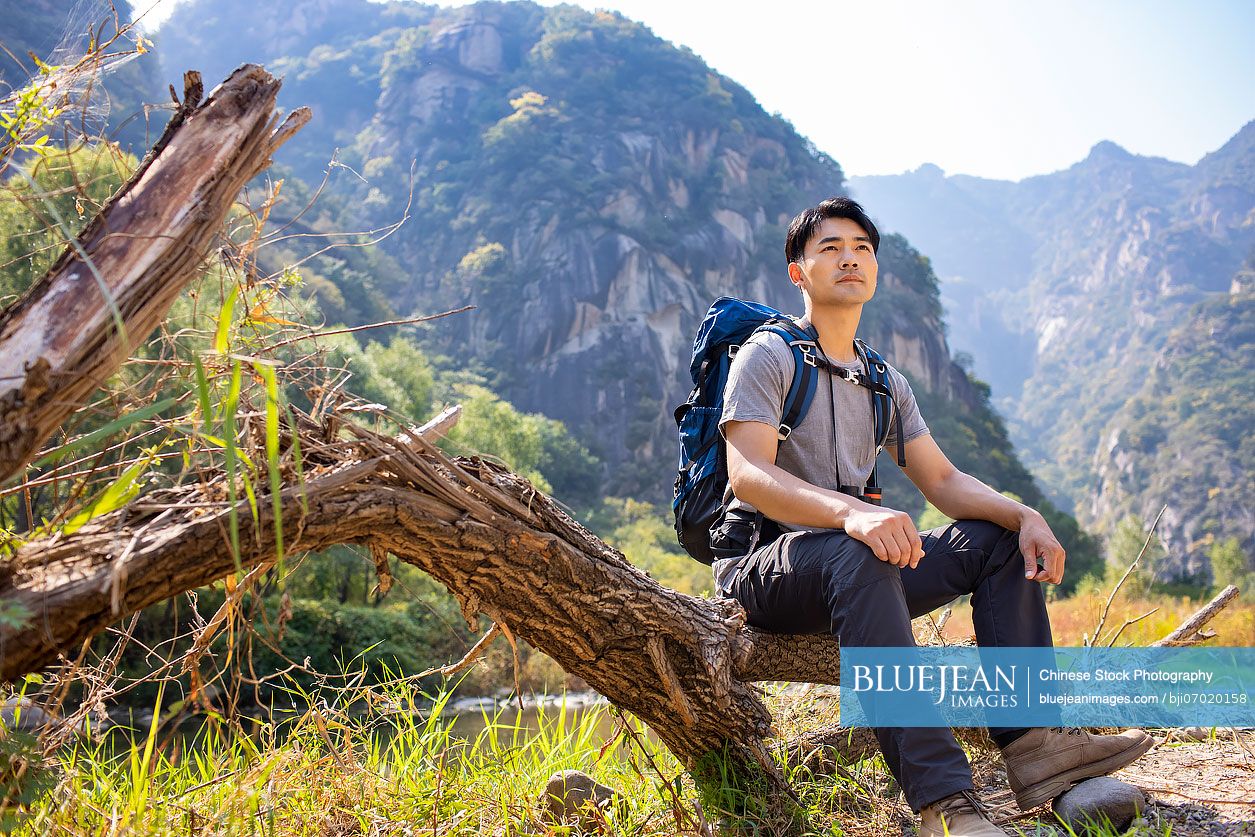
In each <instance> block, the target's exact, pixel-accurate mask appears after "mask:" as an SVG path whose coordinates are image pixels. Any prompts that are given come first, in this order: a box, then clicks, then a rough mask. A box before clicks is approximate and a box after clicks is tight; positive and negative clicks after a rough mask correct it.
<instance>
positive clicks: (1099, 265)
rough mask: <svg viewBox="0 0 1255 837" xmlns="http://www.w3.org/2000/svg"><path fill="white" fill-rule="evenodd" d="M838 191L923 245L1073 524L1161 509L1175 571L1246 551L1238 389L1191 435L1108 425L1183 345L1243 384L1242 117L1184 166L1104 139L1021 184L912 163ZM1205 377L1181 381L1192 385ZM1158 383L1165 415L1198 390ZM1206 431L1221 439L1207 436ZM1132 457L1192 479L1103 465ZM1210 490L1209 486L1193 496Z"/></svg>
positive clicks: (1250, 496)
mask: <svg viewBox="0 0 1255 837" xmlns="http://www.w3.org/2000/svg"><path fill="white" fill-rule="evenodd" d="M851 184H852V187H853V189H854V191H855V193H856V194H857V195H858V196H860V197H862V198H864V199H865V200H866V202H867V204H868V205H869V207H870V209H871V211H872V212H873V213H874V214H876V216H877V217H879V218H880V219H882V220H883V221H884V222H885V224H886V226H888V227H889V228H891V229H895V230H899V231H901V232H903V233H905V234H906V235H909V236H910V237H911V239H912V241H915V242H916V243H918V244H919V245H920V246H922V247H923V248H924V249H925V250H926V251H927V252H929V253H930V255H931V257H932V260H933V265H934V267H935V268H936V270H937V272H938V274H939V275H940V276H941V277H942V295H943V299H945V301H946V308H947V313H948V321H949V324H950V331H949V335H950V339H951V342H952V344H953V345H955V346H956V348H958V349H960V350H962V351H964V352H967V353H969V354H970V355H971V356H972V357H973V359H974V366H975V370H976V372H977V373H978V374H979V375H980V376H982V377H986V378H987V379H988V380H990V381H991V383H992V386H993V393H994V398H995V401H996V402H997V403H999V404H1000V405H1001V406H1003V408H1004V410H1005V411H1006V413H1007V414H1008V415H1009V416H1010V417H1011V429H1012V438H1013V439H1014V440H1015V441H1016V444H1017V446H1018V447H1019V448H1020V449H1021V450H1023V451H1025V453H1026V455H1027V457H1028V459H1029V461H1030V464H1031V467H1032V468H1033V470H1034V472H1035V473H1037V474H1038V475H1039V476H1040V477H1042V479H1043V481H1044V482H1045V483H1046V484H1048V485H1054V486H1059V487H1060V488H1062V489H1063V492H1064V493H1065V494H1066V495H1067V497H1070V498H1071V501H1072V502H1074V503H1075V504H1076V506H1077V509H1078V511H1079V512H1080V514H1081V517H1082V520H1083V522H1086V523H1089V524H1094V525H1097V526H1098V527H1099V529H1100V530H1101V531H1105V532H1110V531H1112V529H1113V528H1114V526H1115V524H1116V523H1117V522H1118V520H1119V519H1120V518H1121V517H1122V516H1125V515H1127V514H1130V513H1133V514H1137V515H1138V516H1139V517H1141V518H1143V519H1144V520H1147V521H1149V519H1151V518H1153V517H1154V516H1155V514H1156V512H1157V511H1158V510H1159V508H1161V507H1162V506H1164V505H1166V506H1167V509H1168V510H1167V512H1166V513H1165V515H1164V520H1163V522H1162V523H1161V525H1160V534H1161V535H1162V536H1163V537H1164V539H1165V542H1166V545H1167V546H1168V548H1169V552H1170V555H1171V558H1172V560H1171V561H1170V563H1169V565H1168V566H1167V567H1166V569H1167V571H1168V572H1170V573H1172V574H1175V575H1182V576H1206V574H1207V572H1208V562H1207V558H1206V553H1207V550H1208V549H1209V548H1210V546H1211V544H1212V543H1214V542H1215V541H1216V539H1218V538H1228V537H1237V538H1239V540H1240V541H1241V542H1242V543H1243V545H1244V547H1245V548H1246V550H1247V553H1248V555H1249V554H1251V553H1252V552H1253V551H1255V530H1253V528H1252V526H1251V522H1250V519H1249V514H1246V513H1240V512H1239V511H1238V507H1240V506H1243V505H1244V506H1245V508H1246V509H1249V508H1251V507H1252V506H1253V505H1255V488H1253V487H1252V483H1251V479H1250V476H1249V475H1250V473H1251V466H1252V465H1255V459H1252V458H1251V455H1250V452H1249V450H1248V448H1247V446H1246V445H1244V444H1242V443H1241V440H1242V439H1243V438H1244V437H1245V436H1248V435H1250V433H1251V431H1252V430H1255V412H1253V411H1252V406H1251V402H1250V399H1249V397H1248V398H1245V399H1234V398H1232V397H1229V396H1226V397H1223V398H1220V399H1219V400H1213V401H1206V400H1204V401H1203V403H1200V404H1197V405H1195V407H1194V410H1195V411H1198V410H1204V411H1206V410H1215V411H1217V412H1219V411H1221V410H1223V411H1227V412H1230V413H1231V416H1230V417H1229V418H1227V419H1226V420H1225V421H1224V422H1223V423H1210V424H1208V425H1207V427H1203V426H1201V425H1197V424H1192V425H1190V426H1191V427H1193V428H1194V430H1195V431H1196V432H1195V433H1194V434H1193V435H1191V436H1188V437H1187V436H1184V435H1182V434H1180V433H1178V434H1176V435H1175V436H1174V437H1173V438H1172V439H1169V438H1166V437H1165V438H1162V439H1160V438H1158V437H1156V439H1157V441H1156V442H1154V443H1153V444H1152V443H1150V442H1149V441H1147V442H1146V443H1145V444H1144V445H1141V446H1137V445H1135V446H1134V447H1132V448H1131V449H1130V448H1128V447H1127V440H1128V439H1129V438H1131V437H1129V435H1128V434H1127V433H1124V432H1123V431H1124V430H1125V429H1126V428H1127V427H1128V423H1129V422H1130V421H1132V420H1133V419H1132V418H1131V417H1130V414H1129V411H1128V409H1127V408H1128V404H1129V402H1130V400H1131V399H1133V400H1137V399H1139V398H1141V396H1139V393H1145V392H1146V387H1147V386H1149V383H1148V382H1149V381H1151V380H1160V388H1161V389H1162V384H1163V382H1162V379H1160V378H1159V377H1158V374H1159V373H1158V372H1157V371H1156V370H1163V369H1164V368H1167V367H1170V366H1171V365H1172V364H1173V361H1172V360H1171V358H1172V357H1176V358H1178V359H1179V358H1180V353H1181V351H1182V347H1183V346H1186V345H1190V346H1192V350H1193V351H1194V352H1195V353H1197V354H1199V355H1200V356H1203V355H1206V356H1212V355H1215V356H1217V357H1219V356H1230V357H1242V356H1243V352H1245V353H1246V354H1245V357H1246V358H1247V360H1246V362H1245V363H1238V364H1236V365H1232V364H1226V365H1224V369H1225V373H1224V374H1225V375H1226V376H1230V377H1236V379H1237V382H1238V383H1239V384H1240V385H1241V386H1243V387H1247V388H1248V389H1247V391H1248V392H1249V391H1250V389H1249V387H1250V385H1251V383H1252V379H1253V378H1255V370H1252V368H1251V365H1250V361H1249V358H1250V356H1251V355H1250V353H1249V341H1248V342H1243V341H1244V340H1245V338H1244V337H1242V336H1241V335H1245V334H1249V332H1248V331H1246V330H1245V329H1243V328H1241V327H1238V324H1239V323H1244V322H1246V318H1249V317H1250V316H1251V313H1250V308H1249V306H1248V305H1246V304H1244V303H1243V300H1244V299H1245V297H1243V296H1242V294H1243V293H1245V291H1242V290H1241V289H1242V288H1243V287H1249V280H1241V279H1240V277H1241V276H1244V275H1248V274H1249V268H1248V267H1244V265H1245V263H1246V262H1247V260H1248V259H1249V257H1250V255H1251V253H1252V250H1253V248H1255V122H1252V123H1248V124H1247V125H1246V126H1245V127H1243V128H1242V129H1241V130H1240V131H1239V132H1238V133H1237V134H1236V135H1235V136H1234V137H1233V138H1232V139H1231V140H1229V142H1227V143H1226V144H1225V145H1224V146H1223V147H1222V148H1220V149H1218V150H1217V151H1215V152H1213V153H1211V154H1208V155H1207V156H1206V157H1204V158H1203V159H1202V160H1200V161H1199V162H1198V163H1197V164H1196V165H1194V166H1188V165H1184V164H1181V163H1175V162H1171V161H1168V160H1163V159H1159V158H1149V157H1140V156H1138V155H1134V154H1130V153H1129V152H1127V151H1125V150H1124V149H1122V148H1120V147H1119V146H1118V145H1115V144H1114V143H1111V142H1102V143H1099V144H1097V145H1096V146H1094V148H1093V149H1092V150H1091V152H1090V154H1089V155H1088V156H1087V157H1086V159H1085V160H1083V161H1081V162H1079V163H1077V164H1076V165H1074V166H1072V167H1070V168H1069V169H1067V170H1065V171H1061V172H1056V173H1054V174H1049V175H1042V176H1039V177H1032V178H1028V179H1026V180H1023V181H1020V182H1018V183H1010V182H1004V181H993V180H983V179H979V178H973V177H966V176H952V177H947V176H945V175H944V173H943V172H941V170H940V169H938V168H936V167H935V166H925V167H921V168H920V169H917V170H916V171H914V172H909V173H906V174H903V175H896V176H887V177H863V178H853V179H852V181H851ZM1199 306H1204V308H1202V309H1200V308H1199ZM1208 306H1211V307H1208ZM1214 306H1225V310H1226V311H1227V313H1226V315H1225V317H1224V320H1225V322H1226V323H1227V327H1226V328H1223V329H1220V330H1215V329H1212V328H1210V327H1209V328H1208V329H1207V330H1203V325H1202V324H1203V323H1205V322H1213V321H1214V317H1215V312H1214V311H1213V313H1212V314H1210V315H1209V314H1207V313H1205V312H1206V311H1210V310H1212V309H1213V308H1214ZM1232 341H1237V342H1232ZM1207 370H1208V367H1207V366H1201V367H1195V369H1194V372H1195V375H1196V376H1198V375H1203V376H1205V374H1206V373H1207ZM1209 383H1210V382H1208V381H1205V380H1198V381H1196V382H1195V384H1196V386H1197V387H1198V389H1199V390H1200V391H1201V390H1208V389H1209ZM1170 390H1171V395H1170V397H1169V400H1168V401H1166V402H1164V403H1163V404H1162V405H1161V407H1162V409H1163V412H1164V413H1165V414H1174V411H1175V410H1176V407H1177V405H1176V404H1175V403H1174V402H1172V400H1171V399H1172V398H1177V399H1187V400H1199V399H1200V396H1199V394H1198V392H1194V393H1191V391H1190V383H1188V382H1184V383H1177V384H1174V385H1173V386H1172V387H1170ZM1138 403H1139V404H1142V408H1143V409H1150V410H1154V409H1157V408H1156V407H1154V406H1153V405H1152V404H1151V403H1149V402H1146V401H1145V399H1144V398H1141V400H1138ZM1221 426H1223V428H1224V431H1223V432H1224V435H1225V437H1226V438H1220V439H1217V438H1213V437H1212V436H1211V435H1210V434H1211V433H1213V432H1217V431H1218V430H1219V428H1220V427H1221ZM1148 438H1149V437H1148ZM1121 439H1124V440H1126V446H1125V448H1123V454H1122V455H1117V451H1118V450H1120V449H1121V448H1120V442H1119V440H1121ZM1165 446H1166V447H1165ZM1147 459H1152V460H1153V461H1155V462H1156V463H1159V467H1162V468H1167V469H1170V470H1176V471H1177V472H1180V473H1184V472H1188V473H1189V474H1190V475H1191V477H1192V479H1190V480H1187V481H1186V482H1189V483H1190V484H1191V488H1190V489H1188V490H1183V489H1182V488H1181V487H1180V483H1181V480H1178V479H1173V478H1172V477H1171V476H1170V475H1169V474H1161V475H1159V476H1158V477H1153V478H1152V477H1151V476H1149V475H1144V476H1143V477H1141V478H1136V479H1134V478H1132V477H1131V476H1130V475H1129V474H1128V473H1125V474H1123V476H1117V475H1116V472H1117V471H1119V470H1120V469H1121V468H1123V469H1126V470H1127V469H1130V468H1137V467H1141V468H1144V467H1145V464H1146V460H1147ZM1117 463H1122V464H1117ZM1135 463H1136V464H1135ZM1183 463H1188V467H1185V466H1184V465H1183ZM1234 467H1236V468H1237V471H1238V474H1237V476H1236V478H1235V477H1234V475H1233V474H1232V471H1231V469H1232V468H1234ZM1213 488H1222V489H1223V490H1222V491H1211V492H1210V493H1211V497H1210V499H1208V497H1207V495H1208V493H1209V489H1213ZM1200 495H1201V496H1202V497H1203V499H1202V500H1200V499H1199V497H1200ZM1060 499H1061V500H1062V498H1060Z"/></svg>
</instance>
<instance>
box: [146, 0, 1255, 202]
mask: <svg viewBox="0 0 1255 837" xmlns="http://www.w3.org/2000/svg"><path fill="white" fill-rule="evenodd" d="M183 1H184V0H158V1H157V5H156V7H155V8H154V10H153V13H152V14H150V16H149V17H148V18H146V21H147V20H152V21H153V22H155V23H157V24H158V25H159V24H160V22H161V21H162V20H164V19H165V17H166V16H168V15H169V12H170V11H171V10H172V8H173V6H174V5H175V4H177V3H179V2H183ZM133 2H134V5H135V8H136V9H137V10H140V9H143V8H144V7H145V5H146V3H151V2H152V0H133ZM545 4H546V5H553V3H552V2H548V0H545ZM577 4H578V5H580V6H584V7H587V8H590V9H593V8H610V9H615V10H617V11H619V12H622V13H623V14H624V15H626V16H627V17H630V18H632V19H634V20H638V21H641V22H642V23H644V24H646V25H647V26H649V27H650V28H651V29H652V30H653V31H654V33H655V34H657V35H659V36H660V37H662V38H665V39H667V40H669V41H672V42H673V43H675V44H678V45H682V46H687V47H688V48H690V49H692V50H693V51H694V52H695V53H697V54H698V55H700V56H701V57H702V58H703V59H705V61H706V62H707V63H708V64H710V65H711V66H712V67H714V68H715V69H716V70H718V71H719V72H720V73H723V74H724V75H726V76H728V77H729V78H731V79H733V80H734V81H737V82H739V83H740V84H742V85H743V86H745V88H746V89H748V90H749V91H750V93H752V94H753V95H754V96H755V97H756V98H757V99H758V101H759V102H760V103H761V104H762V106H763V107H764V108H766V109H767V110H768V111H771V112H776V113H779V114H781V115H782V116H784V117H785V118H786V119H788V120H789V121H791V122H792V123H793V125H794V126H795V127H796V128H797V129H798V131H799V132H800V133H802V134H803V135H804V136H807V137H809V138H810V139H811V140H812V141H814V143H815V145H817V146H818V147H819V148H820V149H822V150H823V151H826V152H828V153H829V154H831V155H832V156H833V157H834V158H835V159H836V160H837V161H838V162H839V163H841V165H842V167H843V168H844V169H845V171H846V173H847V174H850V175H860V174H891V173H897V172H901V171H906V170H908V169H913V168H916V167H917V166H919V165H921V164H922V163H936V164H937V165H939V166H941V167H942V168H944V169H945V170H946V171H947V172H949V173H952V174H953V173H964V174H975V175H981V176H985V177H996V178H1006V179H1019V178H1022V177H1027V176H1030V175H1033V174H1041V173H1044V172H1050V171H1057V170H1059V169H1062V168H1066V167H1067V166H1069V165H1071V164H1072V163H1075V162H1076V161H1078V160H1080V159H1082V158H1083V157H1084V156H1085V155H1086V153H1087V152H1088V151H1089V149H1090V147H1092V146H1093V145H1094V144H1095V143H1096V142H1098V141H1099V140H1104V139H1109V140H1113V141H1115V142H1117V143H1119V144H1120V145H1122V146H1124V147H1125V148H1127V149H1129V150H1130V151H1133V152H1135V153H1138V154H1148V155H1156V156H1160V157H1167V158H1169V159H1172V160H1179V161H1182V162H1186V163H1194V162H1196V161H1197V160H1198V158H1199V157H1201V156H1202V155H1203V154H1205V153H1207V152H1208V151H1213V150H1215V149H1216V148H1218V147H1219V146H1221V145H1222V144H1224V142H1225V141H1226V140H1227V139H1228V138H1229V137H1231V136H1232V135H1233V134H1234V133H1236V132H1237V130H1238V129H1239V128H1241V127H1242V126H1243V125H1244V124H1246V122H1248V121H1249V120H1251V119H1253V118H1255V49H1252V48H1251V44H1252V43H1255V0H1188V2H1187V1H1186V0H1173V1H1172V2H1170V1H1169V0H1042V1H1041V2H1028V0H947V2H935V1H934V2H928V0H859V2H851V0H827V2H824V0H808V2H801V1H800V0H772V2H765V3H753V4H749V3H746V4H730V3H714V2H699V1H698V0H619V1H618V2H601V3H597V2H583V0H580V2H578V3H577ZM444 5H462V4H461V3H446V4H444Z"/></svg>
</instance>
